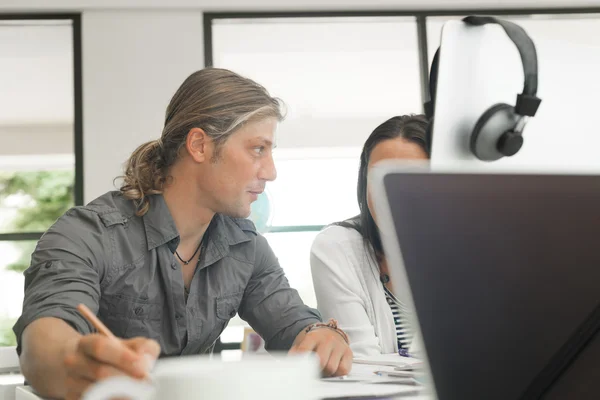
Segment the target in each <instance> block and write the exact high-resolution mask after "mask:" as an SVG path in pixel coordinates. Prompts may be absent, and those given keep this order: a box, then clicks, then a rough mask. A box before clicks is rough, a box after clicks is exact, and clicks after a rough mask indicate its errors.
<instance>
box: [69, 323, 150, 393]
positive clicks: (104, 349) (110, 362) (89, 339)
mask: <svg viewBox="0 0 600 400" xmlns="http://www.w3.org/2000/svg"><path fill="white" fill-rule="evenodd" d="M159 354H160V346H159V344H158V343H156V342H155V341H154V340H151V339H146V338H141V337H138V338H134V339H128V340H114V339H111V338H108V337H106V336H103V335H99V334H92V335H86V336H81V337H80V338H79V339H78V343H77V347H76V348H75V351H73V352H70V353H68V354H67V355H66V356H65V359H64V364H65V368H66V371H67V381H66V389H67V394H66V396H65V400H74V399H79V398H81V396H82V395H83V393H84V392H85V391H86V390H87V389H88V387H89V386H90V385H92V384H94V383H95V382H96V381H98V380H101V379H105V378H108V377H111V376H115V375H129V376H131V377H134V378H138V379H142V378H145V377H146V376H147V375H148V373H149V372H150V368H151V366H152V364H153V363H154V361H155V360H156V359H157V358H158V355H159Z"/></svg>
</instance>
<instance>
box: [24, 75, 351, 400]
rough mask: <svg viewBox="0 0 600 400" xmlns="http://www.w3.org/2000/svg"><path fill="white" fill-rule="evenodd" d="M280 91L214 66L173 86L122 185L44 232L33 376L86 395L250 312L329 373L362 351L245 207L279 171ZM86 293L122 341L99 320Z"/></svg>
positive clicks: (28, 326) (41, 385) (28, 317)
mask: <svg viewBox="0 0 600 400" xmlns="http://www.w3.org/2000/svg"><path fill="white" fill-rule="evenodd" d="M281 120H282V114H281V111H280V104H279V102H278V100H277V99H274V98H272V97H270V96H269V94H268V93H267V92H266V90H265V89H264V88H263V87H262V86H260V85H258V84H256V83H255V82H253V81H251V80H249V79H246V78H243V77H241V76H239V75H237V74H235V73H233V72H230V71H227V70H222V69H214V68H208V69H204V70H201V71H198V72H196V73H194V74H192V75H191V76H190V77H188V78H187V79H186V80H185V82H184V83H183V84H182V85H181V87H180V88H179V89H178V90H177V92H176V93H175V95H174V96H173V98H172V100H171V102H170V104H169V106H168V108H167V112H166V119H165V126H164V129H163V132H162V136H161V138H160V139H158V140H155V141H151V142H148V143H146V144H143V145H142V146H140V147H139V148H138V149H137V150H135V151H134V153H133V154H132V155H131V157H130V159H129V161H128V163H127V167H126V170H125V176H124V177H123V184H122V186H121V190H120V191H117V192H109V193H106V194H105V195H103V196H101V197H99V198H98V199H96V200H94V201H93V202H91V203H90V204H88V205H87V206H85V207H75V208H73V209H71V210H70V211H68V212H67V213H66V214H65V215H64V216H63V217H61V218H60V219H59V220H58V221H57V222H56V223H55V224H54V225H53V226H52V227H51V228H50V229H49V230H48V231H47V232H46V233H45V234H44V236H43V237H42V239H41V240H40V242H39V243H38V246H37V248H36V250H35V252H34V254H33V256H32V263H31V266H30V268H29V269H28V270H27V271H26V272H25V276H26V280H25V300H24V304H23V314H22V316H21V317H20V318H19V320H18V321H17V323H16V325H15V327H14V331H15V334H16V335H17V338H18V348H17V351H18V352H19V354H20V361H21V367H22V370H23V373H24V375H25V376H26V378H27V380H28V381H29V382H30V383H31V384H32V386H33V387H34V388H35V389H36V390H37V391H38V392H40V394H42V395H44V396H48V397H66V398H67V399H76V398H79V397H80V396H81V394H82V393H83V392H84V391H85V390H86V389H87V388H88V387H89V385H91V384H92V383H93V382H94V381H96V380H98V379H102V378H106V377H109V376H113V375H117V374H123V373H125V374H129V375H131V376H134V377H138V378H141V377H143V376H144V375H145V374H146V373H147V372H148V370H149V368H150V365H151V364H152V363H153V361H154V360H155V359H156V358H157V357H158V356H159V354H160V355H163V356H172V355H180V354H198V353H203V352H208V351H210V350H211V349H212V346H213V344H214V342H215V341H216V339H217V338H218V337H219V335H220V334H221V332H222V331H223V329H224V328H225V326H226V325H227V323H228V321H229V319H230V318H232V317H233V316H235V314H236V313H239V314H240V316H241V317H242V318H243V319H244V320H246V321H248V323H249V324H250V325H251V326H252V327H253V328H254V329H255V330H256V331H257V332H258V333H259V334H260V335H261V336H262V337H263V338H264V339H265V341H266V346H267V349H269V350H289V349H291V351H293V352H302V351H315V352H316V353H317V354H318V355H319V358H320V360H321V363H322V367H323V371H324V373H325V374H327V375H342V374H346V373H347V372H348V371H349V369H350V367H351V359H352V352H351V351H350V348H349V346H348V343H347V338H346V336H345V334H344V333H343V332H342V331H340V330H339V329H337V327H336V326H335V323H330V324H329V326H324V324H320V323H321V318H320V315H319V314H318V312H317V311H316V310H313V309H310V308H308V307H307V306H305V305H304V304H303V303H302V301H301V299H300V297H299V296H298V293H297V292H296V291H295V290H293V289H291V288H290V287H289V285H288V282H287V279H286V278H285V276H284V273H283V270H282V269H281V267H280V266H279V264H278V262H277V259H276V258H275V255H274V254H273V252H272V250H271V248H270V247H269V245H268V244H267V241H266V240H265V238H264V237H262V236H261V235H259V234H258V233H257V232H256V230H255V227H254V225H253V224H252V223H251V222H250V221H248V220H247V219H245V218H246V217H247V216H248V215H249V214H250V205H251V203H252V202H253V201H255V200H256V199H257V197H258V195H259V194H260V193H261V192H262V191H263V190H264V188H265V184H266V182H268V181H272V180H274V179H275V178H276V170H275V166H274V163H273V157H272V154H271V152H272V149H273V146H274V141H275V130H276V127H277V124H278V123H279V122H280V121H281ZM80 303H83V304H85V305H87V306H88V307H89V308H90V309H91V310H92V311H93V312H95V313H96V314H97V315H98V317H99V319H100V320H101V321H102V322H104V324H105V325H106V326H107V327H108V328H109V329H110V330H111V331H112V332H113V333H114V334H115V335H116V336H118V337H120V338H122V340H119V341H114V340H110V339H107V338H106V337H104V336H101V335H99V334H96V333H93V332H94V329H93V327H92V326H91V325H90V324H89V323H88V322H87V321H86V320H85V319H84V318H83V317H82V316H81V315H80V314H79V313H78V312H77V310H76V307H77V305H78V304H80Z"/></svg>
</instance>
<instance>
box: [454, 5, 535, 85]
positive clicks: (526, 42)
mask: <svg viewBox="0 0 600 400" xmlns="http://www.w3.org/2000/svg"><path fill="white" fill-rule="evenodd" d="M463 21H464V22H466V23H467V24H469V25H475V26H483V25H486V24H498V25H500V26H501V27H502V28H503V29H504V31H505V32H506V34H507V35H508V37H509V38H510V40H511V41H512V42H513V43H514V44H515V46H517V49H518V50H519V54H520V55H521V63H522V64H523V76H524V78H525V83H524V85H523V94H524V95H527V96H532V97H535V95H536V94H537V86H538V62H537V52H536V50H535V45H534V44H533V41H532V40H531V38H530V37H529V36H528V35H527V33H526V32H525V30H524V29H523V28H521V27H520V26H519V25H517V24H514V23H512V22H509V21H504V20H501V19H497V18H494V17H480V16H469V17H465V18H463Z"/></svg>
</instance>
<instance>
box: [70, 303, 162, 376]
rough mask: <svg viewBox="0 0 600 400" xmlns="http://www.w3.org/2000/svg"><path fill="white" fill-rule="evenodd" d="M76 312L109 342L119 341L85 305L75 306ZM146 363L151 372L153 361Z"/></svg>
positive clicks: (148, 360)
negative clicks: (109, 340)
mask: <svg viewBox="0 0 600 400" xmlns="http://www.w3.org/2000/svg"><path fill="white" fill-rule="evenodd" d="M77 311H79V312H80V313H81V315H82V316H83V317H84V318H85V319H87V320H88V321H89V322H90V324H92V325H93V326H94V328H96V330H97V331H98V332H100V334H101V335H104V336H106V337H107V338H109V339H111V340H115V341H119V339H118V338H117V337H116V336H115V335H113V333H112V332H111V331H110V329H108V328H107V327H106V325H104V324H103V323H102V321H100V320H99V319H98V317H96V315H94V313H93V312H92V310H90V309H89V308H88V307H87V306H86V305H85V304H83V303H80V304H79V305H78V306H77ZM146 363H147V365H148V367H147V368H148V371H151V370H152V368H153V367H154V360H150V359H148V358H146ZM146 377H147V378H148V377H149V375H147V376H146Z"/></svg>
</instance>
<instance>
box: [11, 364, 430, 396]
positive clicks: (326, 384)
mask: <svg viewBox="0 0 600 400" xmlns="http://www.w3.org/2000/svg"><path fill="white" fill-rule="evenodd" d="M377 370H393V367H385V366H377V365H364V364H355V365H354V366H353V373H351V374H350V375H349V376H348V378H347V379H340V380H339V381H336V380H335V379H331V378H330V379H326V380H321V381H319V382H317V385H318V393H319V396H321V397H320V398H327V399H334V398H343V399H348V400H349V399H351V398H352V397H351V396H354V397H360V398H361V399H367V398H368V399H377V398H380V399H399V400H431V398H430V397H429V396H426V395H419V394H417V393H416V392H418V391H420V389H419V387H416V386H409V385H397V384H392V383H390V382H392V381H393V379H390V378H385V377H380V376H377V375H375V373H374V371H377ZM14 400H44V399H43V398H41V397H39V396H37V395H36V394H35V393H33V391H32V389H31V387H29V386H17V387H16V390H15V397H14Z"/></svg>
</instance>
